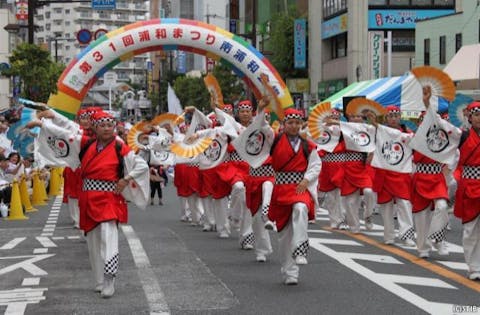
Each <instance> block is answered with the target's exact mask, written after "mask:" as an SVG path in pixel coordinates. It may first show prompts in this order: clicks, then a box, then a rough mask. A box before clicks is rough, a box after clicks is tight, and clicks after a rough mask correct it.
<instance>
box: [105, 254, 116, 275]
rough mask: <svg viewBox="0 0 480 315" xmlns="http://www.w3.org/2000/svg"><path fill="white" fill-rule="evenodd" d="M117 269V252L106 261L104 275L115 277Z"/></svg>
mask: <svg viewBox="0 0 480 315" xmlns="http://www.w3.org/2000/svg"><path fill="white" fill-rule="evenodd" d="M117 271H118V253H116V254H115V255H113V257H112V258H110V259H109V260H108V261H107V262H106V263H105V267H104V270H103V272H104V273H105V274H106V275H110V276H113V277H115V275H116V274H117Z"/></svg>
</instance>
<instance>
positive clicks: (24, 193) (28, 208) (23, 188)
mask: <svg viewBox="0 0 480 315" xmlns="http://www.w3.org/2000/svg"><path fill="white" fill-rule="evenodd" d="M20 197H21V198H22V205H23V206H24V207H25V212H36V211H38V210H37V209H35V208H34V207H33V206H32V203H31V202H30V195H29V194H28V188H27V179H26V178H25V176H22V179H21V180H20Z"/></svg>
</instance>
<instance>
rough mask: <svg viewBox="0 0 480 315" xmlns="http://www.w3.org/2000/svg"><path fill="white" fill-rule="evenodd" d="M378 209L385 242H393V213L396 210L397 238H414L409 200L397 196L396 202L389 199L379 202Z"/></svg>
mask: <svg viewBox="0 0 480 315" xmlns="http://www.w3.org/2000/svg"><path fill="white" fill-rule="evenodd" d="M379 209H380V210H381V212H382V217H383V228H384V230H383V238H384V240H385V241H386V242H390V241H391V242H393V241H394V239H395V225H394V222H393V221H394V215H395V210H397V221H398V231H399V235H398V236H399V238H400V239H402V240H405V239H412V240H413V239H414V238H415V235H414V230H413V219H412V205H411V203H410V201H408V200H405V199H401V198H397V199H396V203H395V204H394V201H393V200H391V201H389V202H387V203H384V204H380V205H379Z"/></svg>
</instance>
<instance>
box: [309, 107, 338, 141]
mask: <svg viewBox="0 0 480 315" xmlns="http://www.w3.org/2000/svg"><path fill="white" fill-rule="evenodd" d="M331 114H332V109H331V104H330V102H325V103H320V104H318V105H317V106H315V107H314V108H313V110H312V111H311V112H310V115H309V116H308V121H307V126H308V130H309V131H310V135H311V136H312V138H313V139H318V138H319V137H320V135H321V134H322V131H323V120H324V119H325V118H327V117H328V116H330V115H331Z"/></svg>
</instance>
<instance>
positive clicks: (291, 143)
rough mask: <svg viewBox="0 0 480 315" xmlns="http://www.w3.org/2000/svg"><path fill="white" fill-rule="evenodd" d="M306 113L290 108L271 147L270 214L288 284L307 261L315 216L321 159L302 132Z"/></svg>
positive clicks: (284, 277)
mask: <svg viewBox="0 0 480 315" xmlns="http://www.w3.org/2000/svg"><path fill="white" fill-rule="evenodd" d="M302 124H303V114H302V113H301V112H300V111H298V110H295V109H287V110H286V111H285V119H284V133H282V134H280V135H278V136H277V137H279V138H278V140H277V141H275V142H274V144H275V145H274V146H273V147H272V150H271V156H272V167H273V169H274V171H275V186H274V188H273V194H272V201H271V204H270V209H269V212H268V216H269V218H270V220H272V221H275V222H276V224H277V229H278V232H279V235H278V241H279V254H280V260H281V264H282V268H281V273H282V277H283V281H284V283H285V284H287V285H295V284H297V283H298V276H299V267H298V265H305V264H307V259H306V256H307V252H308V248H309V243H308V233H307V229H308V220H312V219H314V217H315V208H316V207H315V201H316V199H317V185H318V175H319V173H320V168H321V161H320V157H319V156H318V153H317V150H316V145H315V144H314V143H313V142H311V141H307V140H305V139H302V138H301V137H300V135H299V132H300V129H301V127H302Z"/></svg>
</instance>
